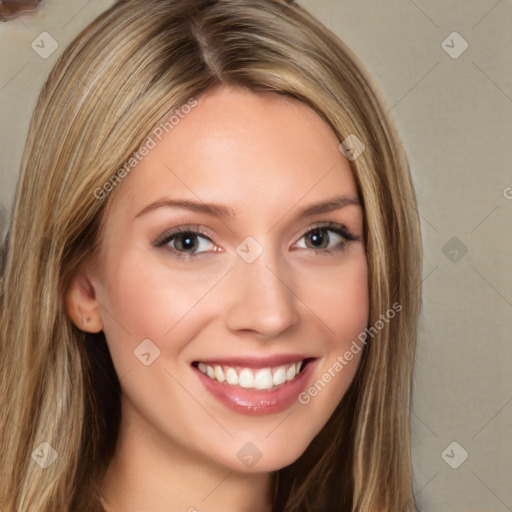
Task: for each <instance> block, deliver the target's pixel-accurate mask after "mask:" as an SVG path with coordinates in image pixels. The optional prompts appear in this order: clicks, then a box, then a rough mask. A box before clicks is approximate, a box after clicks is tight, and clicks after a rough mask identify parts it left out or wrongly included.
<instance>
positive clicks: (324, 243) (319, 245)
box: [305, 228, 330, 249]
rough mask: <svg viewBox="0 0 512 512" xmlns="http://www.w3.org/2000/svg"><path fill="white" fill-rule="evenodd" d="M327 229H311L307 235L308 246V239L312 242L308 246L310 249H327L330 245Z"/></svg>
mask: <svg viewBox="0 0 512 512" xmlns="http://www.w3.org/2000/svg"><path fill="white" fill-rule="evenodd" d="M327 231H328V230H327V229H325V228H322V229H314V230H313V231H310V232H309V233H308V234H307V235H306V236H305V238H306V246H308V241H309V242H310V243H311V245H310V246H308V247H309V248H310V249H325V248H326V247H328V246H329V240H330V239H329V234H328V233H327Z"/></svg>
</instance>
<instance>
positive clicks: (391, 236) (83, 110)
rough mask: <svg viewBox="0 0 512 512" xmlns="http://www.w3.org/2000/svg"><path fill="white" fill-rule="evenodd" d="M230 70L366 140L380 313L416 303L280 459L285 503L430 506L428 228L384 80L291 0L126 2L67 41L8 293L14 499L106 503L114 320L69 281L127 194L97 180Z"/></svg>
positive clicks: (366, 196)
mask: <svg viewBox="0 0 512 512" xmlns="http://www.w3.org/2000/svg"><path fill="white" fill-rule="evenodd" d="M219 84H229V85H232V86H238V87H244V88H247V89H249V90H252V91H254V92H256V93H264V92H274V93H278V94H284V95H288V96H292V97H294V98H297V99H299V100H300V101H302V102H304V103H305V104H307V105H308V106H310V107H311V108H312V109H314V110H315V111H316V112H317V113H318V114H319V115H320V116H321V117H322V118H323V119H324V120H325V121H326V122H327V123H328V124H329V126H330V127H331V128H332V130H333V131H334V133H335V134H336V136H337V137H338V138H339V140H340V142H341V141H343V140H345V139H346V137H347V136H349V135H351V134H352V135H356V136H357V138H358V139H359V140H361V141H363V143H364V144H365V146H366V148H365V150H364V151H363V152H362V154H361V155H360V156H359V157H358V158H357V159H355V160H352V161H350V165H351V169H352V171H353V174H354V178H355V180H356V183H357V186H358V190H359V194H360V199H361V201H362V205H363V209H364V236H365V245H366V249H367V258H368V267H369V283H370V284H369V287H370V290H369V291H370V317H369V327H371V326H374V325H375V323H376V322H378V320H379V319H380V318H382V316H381V315H382V314H383V313H384V312H386V311H387V310H389V308H390V307H391V305H392V304H398V305H399V306H400V309H401V310H400V312H399V314H397V315H396V316H395V318H393V319H392V320H390V321H389V322H386V323H383V322H381V323H383V327H382V328H381V329H379V330H378V332H377V333H376V334H375V335H374V334H373V333H372V337H371V339H368V340H367V344H366V346H365V348H364V353H363V357H362V360H361V364H360V366H359V369H358V372H357V374H356V377H355V379H354V381H353V383H352V385H351V387H350V388H349V390H348V392H347V393H346V395H345V397H344V398H343V400H342V401H341V402H340V404H339V406H338V408H337V409H336V411H335V413H334V414H333V415H332V417H331V418H330V420H329V422H328V423H327V425H326V426H325V427H324V429H323V430H322V431H321V432H320V433H319V434H318V436H317V437H316V438H315V439H314V440H313V441H312V443H311V444H310V446H309V447H308V449H307V450H306V452H305V453H304V454H303V455H302V456H301V457H300V458H299V459H298V460H297V461H296V462H295V463H293V464H292V465H291V466H288V467H286V468H283V469H282V470H280V471H278V472H276V474H275V479H274V481H273V487H274V489H273V490H274V496H275V500H274V504H273V507H274V511H275V512H299V511H300V512H303V511H309V510H310V511H349V510H351V511H356V510H357V511H358V512H374V511H393V512H398V511H400V512H402V511H403V512H406V511H413V510H415V505H414V499H413V495H412V469H411V453H410V416H409V407H410V392H411V383H412V369H413V361H414V351H415V343H416V329H417V318H418V314H419V310H420V294H421V239H420V230H419V223H418V215H417V210H416V201H415V196H414V191H413V188H412V185H411V180H410V175H409V170H408V165H407V160H406V157H405V154H404V151H403V149H402V146H401V143H400V140H399V137H398V135H397V132H396V129H395V127H394V125H393V123H392V120H391V118H390V116H389V114H387V108H386V104H385V102H384V100H383V99H382V97H381V96H380V93H379V92H378V89H377V88H376V87H375V85H374V84H373V83H372V80H371V78H370V77H369V75H368V73H367V72H366V71H365V70H364V68H363V67H362V65H361V64H360V62H359V61H358V59H357V58H356V57H355V56H354V55H353V53H352V52H351V51H350V50H349V49H348V48H347V47H346V46H345V45H344V44H343V43H342V42H341V41H340V40H339V39H338V38H337V37H336V36H335V35H334V34H333V33H332V32H330V31H329V30H328V29H326V27H324V26H323V25H322V24H321V23H320V22H318V21H317V20H315V19H314V18H313V17H312V16H311V15H309V14H308V13H307V12H306V11H305V10H304V9H303V8H301V7H300V6H298V5H296V4H293V3H291V2H284V1H278V0H258V1H257V2H254V1H253V0H199V1H194V2H192V1H189V0H153V1H151V2H148V1H144V0H125V1H119V2H117V3H116V4H115V5H114V6H113V7H111V8H110V9H109V10H107V11H106V12H104V13H103V14H102V15H101V16H99V17H98V18H97V19H96V20H95V21H93V22H92V23H91V24H90V25H89V26H88V27H87V28H86V29H85V30H83V32H82V33H81V34H80V35H79V36H78V37H77V38H76V39H75V40H74V41H73V43H72V44H71V45H70V46H69V47H68V48H67V49H66V50H65V52H64V54H63V55H62V56H61V58H60V59H59V60H58V62H57V64H56V65H55V67H54V69H53V70H52V72H51V74H50V76H49V78H48V80H47V82H46V84H45V86H44V88H43V90H42V92H41V95H40V98H39V101H38V104H37V107H36V109H35V111H34V114H33V118H32V121H31V125H30V131H29V135H28V140H27V143H26V148H25V151H24V155H23V159H22V164H21V176H20V179H19V182H18V187H17V190H16V198H15V206H14V211H13V215H12V219H13V220H12V222H11V225H10V229H9V232H8V239H7V242H6V247H5V255H4V269H3V283H2V291H1V309H0V315H1V327H0V329H1V330H0V350H1V353H0V389H1V395H0V460H1V464H0V467H1V469H0V472H1V473H0V508H1V510H2V511H4V512H11V511H13V512H14V511H16V512H29V511H30V512H33V511H37V512H55V511H67V510H72V511H80V512H84V511H90V512H93V511H94V512H97V511H101V510H103V509H102V507H101V504H100V501H99V497H98V495H99V486H100V482H101V479H102V477H103V475H104V472H105V470H106V468H107V467H108V464H109V461H110V459H111V457H112V455H113V453H114V450H115V443H116V439H117V433H118V428H119V422H120V418H121V411H120V405H119V394H120V385H119V381H118V379H117V376H116V374H115V371H114V368H113V365H112V361H111V359H110V355H109V353H108V349H107V347H106V343H105V339H104V336H103V333H100V334H98V335H89V334H85V333H83V332H82V331H80V330H79V329H77V328H76V327H75V326H74V325H73V323H72V322H71V320H70V318H69V317H68V315H67V314H66V309H65V304H64V299H63V296H64V292H65V290H66V289H67V286H68V284H69V282H70V279H71V277H72V276H73V274H74V271H75V270H76V268H77V267H78V265H79V264H80V263H81V262H82V261H84V260H85V259H86V258H88V257H90V256H92V255H94V254H95V251H96V250H97V248H98V247H99V244H100V240H99V236H98V234H99V232H100V228H101V225H102V221H103V220H104V218H105V212H106V211H107V206H108V205H109V202H110V198H111V196H113V195H114V194H115V193H116V190H115V189H114V190H112V192H111V193H110V194H109V195H107V197H105V198H102V199H98V197H96V195H95V194H94V191H95V190H97V189H98V187H103V186H104V184H105V183H106V182H108V181H109V179H111V177H112V175H113V174H114V173H115V172H116V171H117V170H118V169H120V168H121V167H122V166H123V164H124V163H125V162H126V161H127V159H128V158H129V157H130V155H131V154H132V153H133V152H134V151H136V150H137V148H138V147H139V146H140V145H141V144H142V143H143V141H144V140H145V139H146V137H147V136H148V134H149V133H150V132H151V130H152V129H154V127H155V126H158V125H159V124H160V123H162V122H164V121H165V120H166V119H167V118H168V116H169V115H170V113H171V112H173V111H174V110H176V109H179V108H180V106H182V105H184V104H186V103H187V101H188V100H190V98H198V97H199V96H200V95H201V94H203V93H204V92H206V91H208V90H209V89H211V88H212V87H214V86H216V85H219ZM41 443H48V445H49V446H48V445H41ZM50 448H51V449H52V450H55V453H54V452H52V451H49V450H50ZM38 450H39V452H38ZM41 450H43V451H41ZM43 452H44V453H45V454H46V459H45V460H49V459H48V453H50V455H51V456H53V458H55V455H57V459H56V460H55V461H54V462H53V463H51V464H49V465H48V467H41V465H40V464H37V463H36V459H37V457H38V456H39V457H40V456H41V454H42V453H43Z"/></svg>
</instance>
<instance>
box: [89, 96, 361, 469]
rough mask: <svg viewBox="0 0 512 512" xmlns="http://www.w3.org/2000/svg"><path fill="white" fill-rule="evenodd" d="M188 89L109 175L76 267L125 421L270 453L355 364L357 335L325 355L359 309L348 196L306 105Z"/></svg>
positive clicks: (248, 465)
mask: <svg viewBox="0 0 512 512" xmlns="http://www.w3.org/2000/svg"><path fill="white" fill-rule="evenodd" d="M197 101H198V104H197V106H195V107H194V108H193V109H191V111H190V112H189V113H188V114H187V115H186V116H184V117H183V119H180V121H179V124H176V125H175V126H174V128H173V129H172V131H170V133H169V134H168V135H166V136H165V137H163V138H162V140H161V141H158V140H157V144H156V147H154V148H153V149H151V151H150V152H149V154H147V155H146V156H145V157H144V158H143V159H142V160H141V162H140V163H139V164H138V165H137V166H136V167H135V168H134V169H133V170H132V171H131V172H130V174H129V175H128V176H127V177H126V178H125V179H124V181H123V182H122V184H121V185H119V189H118V190H117V191H116V195H115V197H114V198H113V199H112V203H111V204H110V208H109V212H108V216H107V218H106V221H105V225H104V229H103V231H102V238H101V244H102V255H101V259H100V260H99V261H98V262H97V265H96V270H94V271H92V270H91V271H90V273H89V275H88V279H89V280H90V285H91V286H92V288H93V290H94V297H95V301H96V303H97V305H98V315H99V316H100V321H101V328H102V329H103V330H104V333H105V336H106V339H107V343H108V347H109V349H110V352H111V355H112V359H113V362H114V366H115V369H116V372H117V374H118V376H119V379H120V382H121V388H122V407H123V421H124V422H126V423H129V424H130V429H131V431H132V432H134V433H135V432H137V435H138V436H139V437H140V438H144V439H145V440H146V442H147V443H148V445H152V446H154V447H155V449H158V450H160V451H161V450H169V453H172V456H173V457H174V458H175V459H176V460H178V459H179V458H180V457H183V458H188V459H194V460H197V461H202V462H204V463H206V462H209V463H212V464H216V465H221V466H224V467H226V468H228V469H230V470H231V471H239V472H250V471H255V472H261V471H272V470H276V469H278V468H282V467H284V466H286V465H288V464H290V463H292V462H293V461H294V460H296V459H297V458H298V457H299V456H300V455H301V454H302V453H303V452H304V450H305V449H306V448H307V446H308V445H309V443H310V442H311V441H312V439H313V438H314V437H315V436H316V435H317V434H318V432H319V431H320V430H321V429H322V427H323V426H324V425H325V423H326V422H327V420H328V419H329V417H330V416H331V414H332V413H333V411H334V409H335V407H336V406H337V404H338V403H339V402H340V400H341V398H342V397H343V395H344V393H345V391H346V390H347V388H348V386H349V384H350V382H351V381H352V379H353V377H354V374H355V371H356V369H357V365H358V363H359V359H360V355H361V354H360V352H359V353H353V354H352V356H353V357H352V358H351V360H350V361H347V360H346V358H344V361H345V362H344V364H341V363H340V362H339V361H340V358H343V357H344V354H346V353H347V351H350V347H351V345H352V342H353V341H354V340H356V339H357V336H358V335H359V333H360V332H361V331H363V330H364V329H365V327H366V325H367V320H368V279H367V261H366V255H365V248H364V244H363V240H362V236H363V233H362V229H363V214H362V208H361V206H360V204H359V202H358V196H357V189H356V185H355V182H354V179H353V177H352V174H351V170H350V167H349V163H348V161H347V160H346V159H345V157H344V156H343V154H342V153H341V152H340V151H339V149H338V145H339V141H338V140H337V138H336V136H335V135H334V133H333V132H332V131H331V130H330V128H329V127H328V125H327V124H326V123H325V122H324V121H323V120H322V119H321V118H320V117H319V116H318V115H317V114H316V113H314V112H313V111H312V110H311V109H310V108H309V107H307V106H306V105H304V104H302V103H300V102H298V101H296V100H293V99H287V98H284V97H281V96H277V95H270V96H263V95H261V94H255V93H252V92H247V91H242V90H239V89H231V88H218V89H214V90H212V91H209V92H208V93H207V94H206V95H204V96H202V97H201V98H197ZM336 362H338V364H337V365H336ZM340 366H341V368H340ZM297 372H298V373H297ZM134 435H135V434H134Z"/></svg>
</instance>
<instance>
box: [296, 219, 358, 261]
mask: <svg viewBox="0 0 512 512" xmlns="http://www.w3.org/2000/svg"><path fill="white" fill-rule="evenodd" d="M300 240H304V242H302V243H301V242H300V241H299V242H298V243H297V247H299V248H301V249H314V250H315V252H319V253H325V254H332V253H333V251H342V250H343V249H345V247H346V245H347V243H348V242H351V241H354V240H357V237H355V236H354V235H352V234H351V233H350V232H349V231H348V229H347V228H345V226H342V225H341V224H334V223H327V224H323V225H320V226H316V227H314V228H312V229H310V230H309V231H308V232H307V233H305V234H304V235H303V236H302V238H301V239H300Z"/></svg>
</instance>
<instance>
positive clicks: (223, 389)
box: [0, 0, 421, 512]
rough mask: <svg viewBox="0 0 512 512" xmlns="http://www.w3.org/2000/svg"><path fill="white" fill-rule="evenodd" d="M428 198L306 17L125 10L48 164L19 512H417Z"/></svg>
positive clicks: (15, 233) (24, 219) (12, 502)
mask: <svg viewBox="0 0 512 512" xmlns="http://www.w3.org/2000/svg"><path fill="white" fill-rule="evenodd" d="M415 205H416V203H415V198H414V192H413V189H412V186H411V182H410V176H409V173H408V169H407V161H406V158H405V155H404V152H403V150H402V147H401V145H400V142H399V139H398V136H397V134H396V131H395V129H394V127H393V125H392V122H391V120H390V118H389V116H387V115H386V107H385V105H384V104H383V101H382V100H381V99H380V97H379V94H378V92H377V90H376V88H375V87H374V86H373V85H372V82H371V80H370V78H369V77H368V75H367V73H366V72H365V71H364V70H363V68H362V66H361V64H360V63H359V62H358V60H357V59H356V57H355V56H354V55H353V54H352V53H351V52H350V51H349V50H348V49H347V48H346V47H345V46H344V45H343V43H341V42H340V41H339V40H338V39H337V38H336V37H335V36H334V35H333V34H332V33H331V32H329V31H328V30H327V29H326V28H325V27H324V26H322V25H321V24H320V23H319V22H318V21H316V20H315V19H313V18H312V17H311V16H310V15H309V14H308V13H306V12H305V11H304V10H303V9H302V8H300V7H299V6H297V5H295V4H289V3H285V2H280V1H277V0H276V1H272V0H263V1H259V2H251V1H249V0H230V1H227V0H224V1H223V0H204V1H200V2H189V1H185V0H155V1H153V2H144V1H142V0H126V1H119V2H117V3H116V4H115V5H114V6H113V7H112V8H111V9H109V10H108V11H106V12H105V13H103V14H102V15H101V16H99V17H98V18H97V19H96V20H95V21H94V22H93V23H92V24H91V25H90V26H89V27H87V28H86V29H85V30H84V31H83V32H82V33H81V34H80V35H79V36H78V37H77V38H76V40H75V41H74V42H73V43H72V44H71V45H70V46H69V48H68V49H67V50H66V51H65V53H64V54H63V56H62V57H61V58H60V59H59V61H58V63H57V64H56V66H55V68H54V69H53V71H52V73H51V75H50V77H49V78H48V81H47V83H46V85H45V87H44V89H43V91H42V93H41V97H40V98H39V102H38V105H37V107H36V110H35V113H34V116H33V120H32V124H31V127H30V132H29V137H28V141H27V145H26V149H25V153H24V157H23V162H22V172H21V177H20V181H19V184H18V189H17V193H16V200H15V209H14V214H13V219H14V220H13V222H12V224H11V227H10V231H9V236H8V242H7V244H6V252H5V268H4V271H3V290H2V306H1V315H2V322H1V351H2V352H1V358H0V360H1V363H0V364H1V368H0V370H1V371H0V375H1V376H0V379H1V389H2V394H1V410H2V412H3V414H2V416H1V420H0V425H1V430H0V432H1V443H0V446H1V454H2V475H1V479H0V489H1V493H0V500H1V501H0V503H1V505H2V506H1V508H2V510H6V511H14V510H16V511H29V510H30V511H33V510H38V511H48V512H50V511H52V512H53V511H55V510H73V511H74V510H76V511H107V512H109V511H113V512H117V511H121V510H122V511H128V512H129V511H131V510H151V511H157V510H158V511H160V510H166V511H170V510H190V511H193V510H198V511H203V510H212V511H213V510H233V511H235V510H251V511H253V512H254V511H258V512H259V511H261V512H264V511H265V512H267V511H270V510H272V511H279V512H282V511H286V512H291V511H306V510H310V511H349V510H354V511H355V510H357V511H359V512H361V511H368V512H369V511H411V510H414V500H413V496H412V489H411V458H410V441H409V405H410V388H411V382H412V381H411V373H412V367H413V358H414V347H415V340H416V322H417V317H418V313H419V307H420V291H421V287H420V285H421V278H420V266H421V249H420V232H419V227H418V218H417V212H416V206H415Z"/></svg>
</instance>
